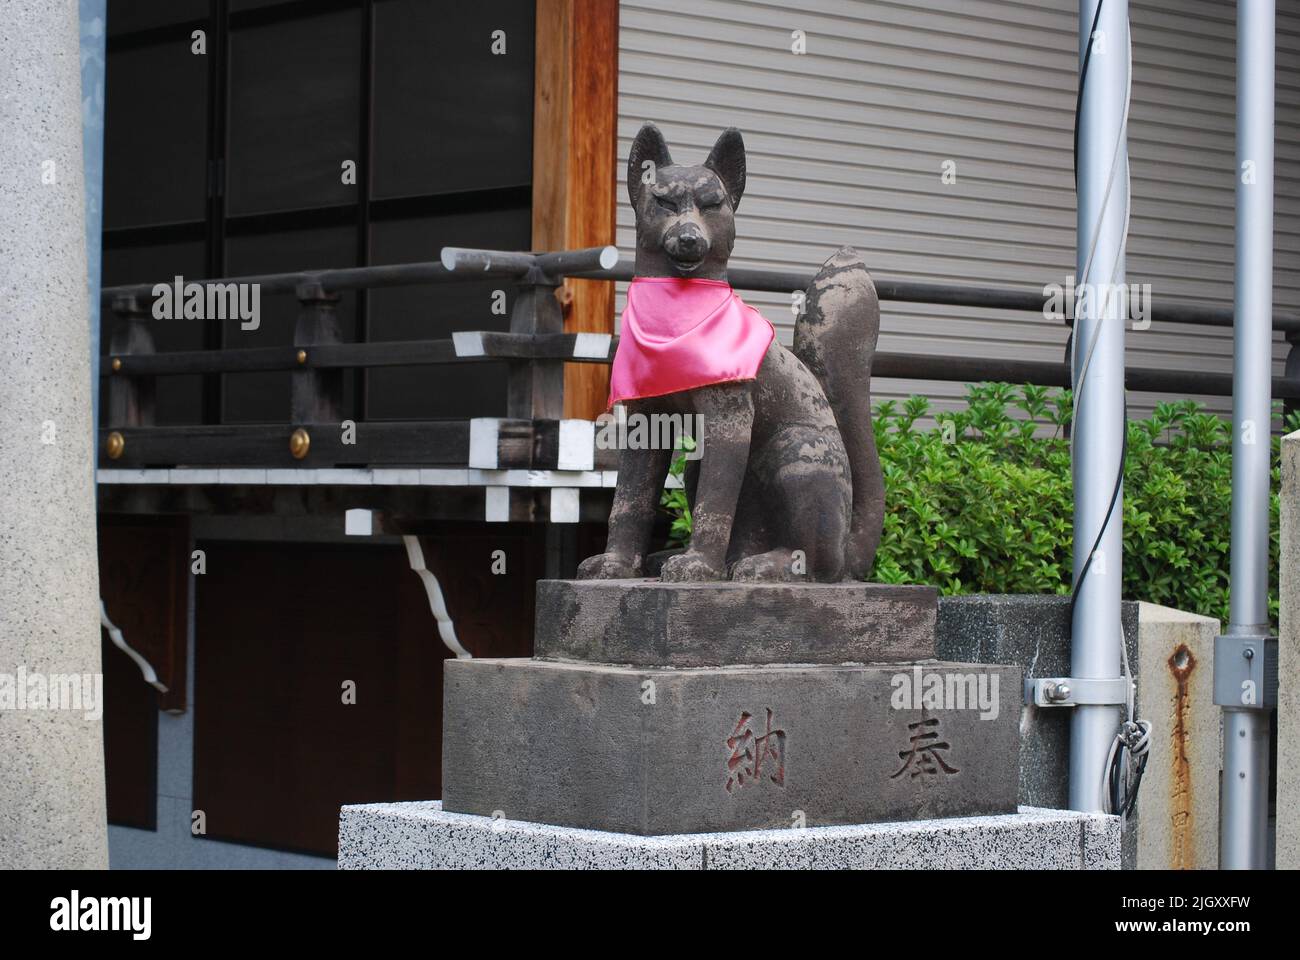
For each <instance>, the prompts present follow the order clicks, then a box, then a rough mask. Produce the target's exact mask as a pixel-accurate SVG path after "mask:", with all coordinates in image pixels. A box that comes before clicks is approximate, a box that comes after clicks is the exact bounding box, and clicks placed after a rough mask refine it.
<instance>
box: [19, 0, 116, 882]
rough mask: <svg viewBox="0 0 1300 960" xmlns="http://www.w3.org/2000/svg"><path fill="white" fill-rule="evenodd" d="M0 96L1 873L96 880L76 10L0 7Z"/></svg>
mask: <svg viewBox="0 0 1300 960" xmlns="http://www.w3.org/2000/svg"><path fill="white" fill-rule="evenodd" d="M0 92H2V93H0V130H3V131H4V133H3V135H0V868H15V867H21V868H39V867H50V868H103V867H107V866H108V844H107V840H106V835H107V827H106V822H105V809H104V806H105V805H104V743H103V724H102V720H101V719H100V713H101V711H100V710H98V709H96V707H97V706H98V704H96V703H94V702H93V698H94V697H95V689H96V684H95V683H94V678H95V677H96V676H100V658H99V649H100V648H99V644H100V639H99V602H98V593H99V574H98V565H97V562H96V552H95V491H94V478H93V474H92V460H93V456H92V454H93V449H94V446H93V443H94V441H93V434H92V424H91V413H90V408H91V389H92V385H91V377H90V327H89V302H88V297H87V293H86V235H85V211H84V207H83V189H82V182H83V169H84V168H83V166H82V140H81V71H80V38H79V30H78V22H77V0H6V2H5V4H4V16H3V17H0ZM72 675H76V677H77V681H76V682H75V684H74V683H71V682H64V683H60V682H59V680H58V679H57V678H59V677H71V676H72ZM51 680H53V681H54V682H53V685H52V689H53V692H54V693H55V696H54V697H51V696H50V694H51ZM99 689H100V690H102V679H101V682H100V684H99ZM51 699H53V700H55V701H57V702H58V703H59V704H62V706H59V707H57V708H55V709H50V707H51V706H53V704H51V702H50V701H51Z"/></svg>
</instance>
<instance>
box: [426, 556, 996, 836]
mask: <svg viewBox="0 0 1300 960" xmlns="http://www.w3.org/2000/svg"><path fill="white" fill-rule="evenodd" d="M538 596H539V603H538V608H539V609H538V624H539V626H538V643H537V648H538V652H539V654H540V655H541V656H542V657H548V656H549V657H556V656H559V655H561V654H563V655H564V656H565V657H566V659H563V660H559V659H540V658H539V659H533V660H526V659H517V660H461V661H449V662H448V663H447V673H446V685H445V706H444V726H443V806H444V809H445V810H447V811H449V812H455V813H466V814H478V815H481V816H486V817H497V818H507V819H510V820H516V821H529V822H534V823H546V824H552V825H561V826H570V827H580V828H587V829H595V830H605V831H612V832H618V833H629V834H638V835H663V834H692V833H703V832H721V831H735V830H755V829H775V828H788V827H804V826H824V825H834V824H863V823H870V822H875V821H886V820H894V821H898V820H915V819H922V818H933V817H953V816H977V815H984V814H1008V813H1014V812H1015V810H1016V791H1017V782H1018V777H1017V768H1018V763H1019V727H1018V722H1019V717H1020V709H1019V707H1020V700H1021V696H1022V694H1021V671H1020V668H1019V667H1010V666H999V665H982V664H962V663H944V662H939V661H937V660H934V659H933V655H934V623H935V614H936V603H937V598H936V595H935V592H934V591H933V590H932V589H930V588H925V587H903V588H900V587H888V586H881V585H873V584H744V585H742V584H731V583H718V584H692V585H687V586H681V585H668V584H660V583H657V582H652V581H603V582H587V583H578V584H573V583H566V582H559V581H543V582H542V583H541V584H539V586H538ZM864 625H865V626H864ZM711 638H716V640H715V641H714V642H711ZM582 658H585V659H582ZM891 660H893V661H899V660H903V661H905V662H893V663H890V662H885V663H880V662H870V661H891ZM780 661H784V662H780ZM651 663H653V664H654V665H648V664H651Z"/></svg>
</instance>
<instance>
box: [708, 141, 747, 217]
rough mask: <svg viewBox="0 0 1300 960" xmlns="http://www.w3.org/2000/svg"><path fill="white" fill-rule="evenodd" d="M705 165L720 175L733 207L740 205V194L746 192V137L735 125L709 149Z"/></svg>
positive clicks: (719, 177)
mask: <svg viewBox="0 0 1300 960" xmlns="http://www.w3.org/2000/svg"><path fill="white" fill-rule="evenodd" d="M704 165H705V166H706V167H708V168H709V169H710V170H712V171H713V172H714V173H716V174H717V175H718V179H720V180H721V181H722V185H723V186H724V187H726V189H727V196H728V197H730V198H731V209H732V210H735V209H736V208H737V207H739V206H740V196H741V194H743V193H744V192H745V138H744V137H742V136H741V135H740V131H739V130H737V129H736V128H735V127H728V128H727V129H726V130H723V131H722V135H721V136H719V137H718V142H717V143H715V144H714V145H713V149H712V150H710V151H709V159H707V160H705V161H704Z"/></svg>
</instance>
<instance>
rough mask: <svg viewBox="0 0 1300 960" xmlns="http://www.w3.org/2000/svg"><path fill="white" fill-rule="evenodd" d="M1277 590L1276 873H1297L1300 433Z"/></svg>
mask: <svg viewBox="0 0 1300 960" xmlns="http://www.w3.org/2000/svg"><path fill="white" fill-rule="evenodd" d="M1279 567H1280V568H1281V569H1280V570H1279V571H1278V589H1279V591H1280V596H1281V601H1282V610H1281V620H1280V623H1279V625H1278V674H1277V676H1278V691H1277V867H1278V869H1280V870H1297V869H1300V432H1297V433H1292V434H1289V435H1287V436H1285V437H1283V438H1282V555H1281V559H1280V562H1279Z"/></svg>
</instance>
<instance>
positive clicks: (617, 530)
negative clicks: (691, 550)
mask: <svg viewBox="0 0 1300 960" xmlns="http://www.w3.org/2000/svg"><path fill="white" fill-rule="evenodd" d="M671 458H672V450H632V449H628V448H624V450H623V452H622V454H621V455H620V456H619V460H618V486H617V487H616V488H615V490H614V506H613V508H612V509H611V510H610V513H609V540H608V541H607V542H606V545H605V552H604V553H602V554H598V555H597V556H594V557H588V558H587V559H586V560H584V561H582V563H581V564H579V565H578V579H579V580H618V579H624V578H627V577H639V576H642V575H643V573H644V570H643V563H644V561H645V556H646V553H647V552H648V550H649V548H650V535H651V533H652V532H653V528H654V520H655V509H656V508H657V507H658V505H659V498H660V495H661V493H662V491H663V485H664V476H665V475H666V474H667V473H668V464H669V462H670V460H671Z"/></svg>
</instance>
